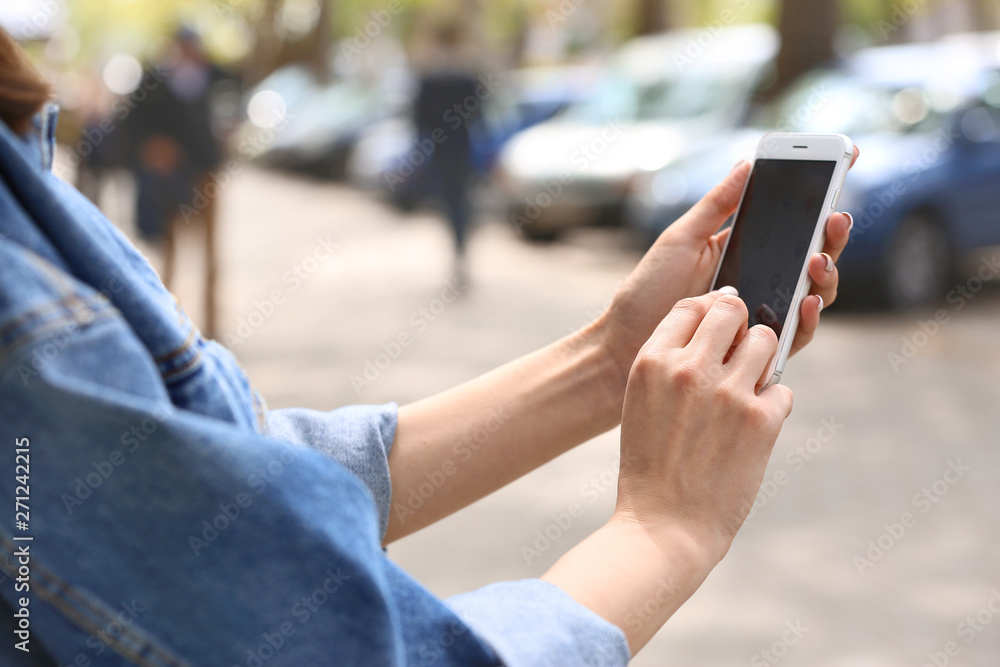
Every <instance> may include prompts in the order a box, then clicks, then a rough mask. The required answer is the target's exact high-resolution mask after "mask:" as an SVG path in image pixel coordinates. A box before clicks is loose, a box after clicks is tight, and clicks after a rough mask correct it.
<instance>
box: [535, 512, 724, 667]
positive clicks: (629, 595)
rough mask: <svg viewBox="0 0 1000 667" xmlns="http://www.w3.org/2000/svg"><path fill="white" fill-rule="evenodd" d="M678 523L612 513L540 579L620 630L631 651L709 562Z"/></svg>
mask: <svg viewBox="0 0 1000 667" xmlns="http://www.w3.org/2000/svg"><path fill="white" fill-rule="evenodd" d="M716 562H717V558H716V557H715V556H714V555H712V554H711V552H710V551H709V550H707V549H704V548H702V546H701V545H700V544H699V543H698V542H697V541H696V540H695V539H693V538H692V537H691V536H690V535H689V534H688V533H687V532H686V531H685V530H683V528H682V527H680V526H679V525H675V524H669V523H664V524H661V525H659V526H656V527H653V526H649V525H644V524H641V523H639V522H637V521H635V520H632V519H621V518H619V517H618V516H617V515H616V517H615V518H612V519H611V521H610V522H608V523H607V524H606V525H605V526H604V527H602V528H601V529H599V530H598V531H597V532H595V533H593V534H592V535H591V536H590V537H588V538H587V539H585V540H584V541H583V542H581V543H580V544H578V545H577V546H576V547H574V548H573V549H571V550H570V551H569V552H567V553H566V554H565V555H564V556H563V557H562V558H560V559H559V560H558V561H557V562H556V564H555V565H553V566H552V568H551V569H550V570H549V571H548V572H546V573H545V575H544V576H543V577H542V579H544V580H546V581H548V582H550V583H552V584H555V585H556V586H559V587H560V588H562V589H563V590H565V591H566V592H567V593H569V595H570V596H571V597H573V599H575V600H576V601H577V602H579V603H580V604H581V605H583V606H584V607H587V608H588V609H590V610H591V611H593V612H594V613H596V614H597V615H599V616H601V617H602V618H604V619H605V620H607V621H609V622H611V623H614V624H615V625H617V626H618V627H619V628H621V629H622V631H623V632H624V633H625V637H626V639H627V640H628V644H629V649H630V650H631V652H632V655H635V654H636V652H637V651H639V649H641V648H642V647H643V646H645V645H646V643H647V642H648V641H649V640H650V638H652V637H653V635H655V634H656V632H657V631H658V630H659V629H660V628H661V627H663V624H664V623H666V622H667V620H668V619H669V618H670V617H671V616H672V615H673V614H674V612H675V611H677V609H678V608H680V606H681V605H682V604H683V603H684V602H685V601H686V600H687V599H688V598H689V597H691V594H692V593H694V591H695V590H697V588H698V587H699V586H700V585H701V584H702V582H703V581H704V580H705V578H706V577H707V576H708V574H709V572H711V570H712V568H713V567H714V566H715V564H716Z"/></svg>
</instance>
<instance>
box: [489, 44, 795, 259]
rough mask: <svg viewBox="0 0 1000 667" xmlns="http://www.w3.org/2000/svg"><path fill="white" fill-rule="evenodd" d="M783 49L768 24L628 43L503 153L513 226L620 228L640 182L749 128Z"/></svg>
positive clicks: (546, 232)
mask: <svg viewBox="0 0 1000 667" xmlns="http://www.w3.org/2000/svg"><path fill="white" fill-rule="evenodd" d="M777 48H778V37H777V34H776V33H775V31H774V30H773V29H772V28H771V27H769V26H764V25H747V26H737V27H727V28H717V29H714V30H712V29H707V28H706V29H702V30H685V31H678V32H672V33H667V34H665V35H659V36H651V37H642V38H639V39H636V40H633V41H632V42H629V43H628V44H626V45H625V46H623V47H622V48H621V50H620V51H619V52H618V53H617V54H616V56H615V58H614V60H613V63H612V64H611V65H610V66H609V68H608V69H607V71H606V73H605V75H604V77H603V80H602V82H601V83H600V84H599V85H597V86H596V87H595V90H594V93H593V94H592V95H591V96H590V97H589V98H588V99H587V100H585V101H582V102H580V103H579V104H575V105H571V106H570V107H569V108H568V109H567V110H566V111H565V112H563V113H561V114H559V115H557V116H556V117H555V118H553V119H552V120H550V121H548V122H545V123H541V124H540V125H537V126H535V127H533V128H531V129H529V130H527V131H525V132H521V133H520V134H518V135H517V136H515V137H514V138H513V139H512V140H511V141H510V142H509V143H508V145H507V146H506V147H505V148H504V150H503V152H502V154H501V157H500V162H499V166H498V180H499V183H500V186H501V188H502V190H503V192H504V193H505V196H506V199H507V202H508V208H509V209H510V212H511V217H512V219H513V220H514V221H515V223H516V224H517V226H518V227H519V228H520V229H521V231H522V232H523V233H524V234H525V235H526V236H528V237H529V238H533V239H551V238H554V237H555V236H557V235H558V234H559V233H560V232H561V231H563V230H564V229H566V228H567V227H571V226H574V225H581V224H588V223H600V222H604V223H617V222H619V221H620V219H621V212H622V204H623V202H624V199H625V195H626V192H627V190H628V187H629V184H630V183H631V182H632V181H633V179H635V178H636V177H637V176H638V175H640V174H643V173H646V172H651V171H655V170H657V169H659V168H662V167H663V166H664V165H666V164H669V163H670V162H671V161H672V160H673V159H674V158H675V157H676V156H677V155H679V154H681V153H683V152H684V151H685V150H687V149H689V148H690V147H692V146H694V145H696V144H697V143H698V142H699V141H701V140H703V139H704V138H706V137H711V136H713V135H715V134H717V133H719V132H722V131H725V130H728V129H730V128H732V127H734V126H736V125H737V124H739V123H740V122H741V121H742V119H743V118H744V114H745V112H746V110H747V107H748V102H749V99H750V97H751V95H752V94H753V92H754V91H755V90H756V89H757V88H758V85H759V84H760V82H761V81H762V80H763V79H764V78H765V76H766V74H767V73H768V72H769V71H770V66H771V64H772V62H773V59H774V57H775V54H776V52H777Z"/></svg>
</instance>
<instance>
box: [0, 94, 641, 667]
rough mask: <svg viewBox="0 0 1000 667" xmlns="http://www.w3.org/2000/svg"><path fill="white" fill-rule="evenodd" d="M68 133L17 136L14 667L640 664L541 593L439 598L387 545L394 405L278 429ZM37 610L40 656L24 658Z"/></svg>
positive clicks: (9, 527) (9, 410) (12, 171)
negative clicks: (55, 139) (69, 151)
mask: <svg viewBox="0 0 1000 667" xmlns="http://www.w3.org/2000/svg"><path fill="white" fill-rule="evenodd" d="M52 122H53V119H52V116H51V115H50V114H47V115H45V116H43V117H42V119H41V120H40V122H39V125H38V132H37V133H36V134H33V135H29V136H28V137H17V136H15V135H13V134H12V133H11V132H10V130H9V129H8V128H7V127H6V126H5V125H3V124H2V123H0V508H4V509H2V510H0V512H3V513H4V514H3V516H2V518H0V618H2V620H0V633H2V634H0V665H53V664H59V665H81V666H84V665H102V666H103V665H129V664H137V665H187V664H191V665H224V666H230V665H240V666H245V667H272V666H275V665H296V666H298V665H404V664H405V665H496V664H501V661H503V663H504V664H510V665H522V664H523V665H532V664H538V665H543V664H544V665H582V664H612V665H613V664H625V663H626V662H627V661H628V647H627V645H626V643H625V639H624V635H623V634H622V633H621V631H620V630H619V629H618V628H616V627H615V626H613V625H611V624H609V623H607V622H606V621H604V620H602V619H600V618H599V617H597V616H596V615H594V614H593V613H591V612H590V611H588V610H586V609H584V608H582V607H580V606H579V605H577V604H576V603H575V602H573V601H572V600H571V599H570V598H569V596H567V595H566V594H565V593H564V592H563V591H561V590H560V589H558V588H556V587H554V586H551V585H549V584H546V583H544V582H540V581H537V580H529V581H523V582H509V583H505V584H500V585H496V586H492V587H487V588H484V589H481V590H479V591H474V592H471V593H467V594H465V595H462V596H458V597H457V598H453V599H451V600H449V601H447V602H445V601H441V600H439V599H437V598H435V597H434V596H433V595H432V594H431V593H430V592H428V591H427V590H426V589H424V588H423V587H422V586H420V584H418V583H417V582H415V581H414V580H413V579H412V578H410V577H409V576H408V575H406V574H405V573H404V572H402V571H401V570H399V569H398V568H397V567H396V566H395V565H394V564H393V563H392V562H391V561H390V560H389V559H388V558H387V556H386V554H385V552H384V551H383V550H382V549H381V546H380V542H381V538H382V536H383V534H384V531H385V526H386V522H387V517H388V505H389V493H390V483H389V470H388V464H387V461H386V457H387V455H388V451H389V448H390V447H391V444H392V441H393V437H394V435H395V427H396V408H395V405H392V404H390V405H386V406H360V407H351V408H343V409H341V410H337V411H333V412H329V413H319V412H313V411H307V410H279V411H273V412H270V413H268V412H267V411H266V410H265V408H264V404H263V402H262V401H261V400H260V398H259V397H258V396H257V394H256V393H255V392H254V391H253V389H252V388H251V387H250V385H249V383H248V382H247V380H246V378H245V377H244V375H243V373H242V372H241V371H240V369H239V367H238V365H237V364H236V362H235V360H234V359H233V357H232V356H231V355H230V354H229V353H228V352H227V351H226V350H225V349H223V348H222V347H220V346H218V345H216V344H215V343H213V342H210V341H206V340H204V339H203V338H201V336H200V335H199V333H198V332H197V331H196V329H195V328H194V327H193V326H192V324H191V322H190V320H189V319H188V318H187V316H186V315H185V314H184V313H183V311H182V310H181V309H180V308H179V307H178V306H177V304H176V302H175V301H174V300H173V298H172V297H171V296H170V294H169V293H168V292H166V290H164V289H163V287H162V285H161V284H160V282H159V280H158V279H157V277H156V275H155V273H154V272H153V271H152V269H151V268H150V267H149V265H148V264H147V263H146V261H145V260H144V259H143V258H142V257H141V256H140V255H139V254H138V253H137V252H136V251H135V250H134V249H133V248H132V247H131V246H130V245H129V243H128V242H127V241H126V240H125V239H124V237H122V236H121V235H120V234H119V233H118V232H117V231H116V230H115V229H114V228H113V227H112V225H110V223H108V221H107V220H106V219H105V218H104V217H103V216H102V215H101V214H100V212H99V211H98V210H97V209H95V208H94V207H93V206H91V205H90V204H89V203H88V202H87V201H86V200H85V199H84V198H83V197H82V196H80V195H79V194H78V193H76V191H74V190H73V189H72V188H70V187H69V186H67V185H65V184H64V183H62V182H60V181H58V180H57V179H56V178H54V177H53V176H52V175H51V174H49V172H48V171H47V166H48V165H49V164H51V158H52V153H51V150H52V143H51V132H52ZM40 139H41V140H40ZM22 439H27V441H28V443H29V444H27V448H28V449H29V450H30V494H29V495H30V500H29V505H30V521H29V527H28V529H27V530H18V529H16V527H15V524H14V518H15V517H14V507H15V502H14V499H15V487H16V486H17V485H18V482H17V481H16V480H15V465H16V461H15V446H16V445H15V443H16V442H21V446H22V447H23V446H24V441H23V440H22ZM28 536H30V537H31V538H32V540H31V541H30V542H29V541H16V540H15V538H16V537H28ZM26 545H27V547H28V549H29V553H30V571H31V578H30V582H29V583H30V593H24V592H18V591H16V589H15V586H16V585H17V583H18V582H17V579H18V565H19V563H18V556H17V554H18V550H19V549H23V548H24V547H25V546H26ZM26 595H29V596H30V603H29V605H28V609H29V611H30V631H31V649H32V651H31V653H23V652H21V651H18V650H16V648H15V647H14V643H15V641H16V640H17V638H16V637H15V636H14V630H15V623H16V622H15V620H14V618H13V613H14V610H16V609H19V608H20V604H19V601H18V600H19V598H21V597H24V596H26ZM595 660H596V661H597V662H596V663H595Z"/></svg>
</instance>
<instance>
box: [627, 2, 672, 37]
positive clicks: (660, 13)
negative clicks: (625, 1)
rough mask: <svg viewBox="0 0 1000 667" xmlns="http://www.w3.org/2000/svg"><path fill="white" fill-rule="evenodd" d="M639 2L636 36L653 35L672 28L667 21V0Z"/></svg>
mask: <svg viewBox="0 0 1000 667" xmlns="http://www.w3.org/2000/svg"><path fill="white" fill-rule="evenodd" d="M637 2H638V4H637V6H636V19H635V20H636V23H635V34H636V35H651V34H654V33H657V32H663V31H664V30H666V29H667V28H668V27H671V26H670V25H669V21H668V20H667V6H666V2H665V0H637Z"/></svg>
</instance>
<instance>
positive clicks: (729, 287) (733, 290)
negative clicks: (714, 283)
mask: <svg viewBox="0 0 1000 667" xmlns="http://www.w3.org/2000/svg"><path fill="white" fill-rule="evenodd" d="M719 294H728V295H729V296H739V295H740V293H739V290H737V289H736V288H735V287H733V286H732V285H726V286H725V287H720V288H719Z"/></svg>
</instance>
